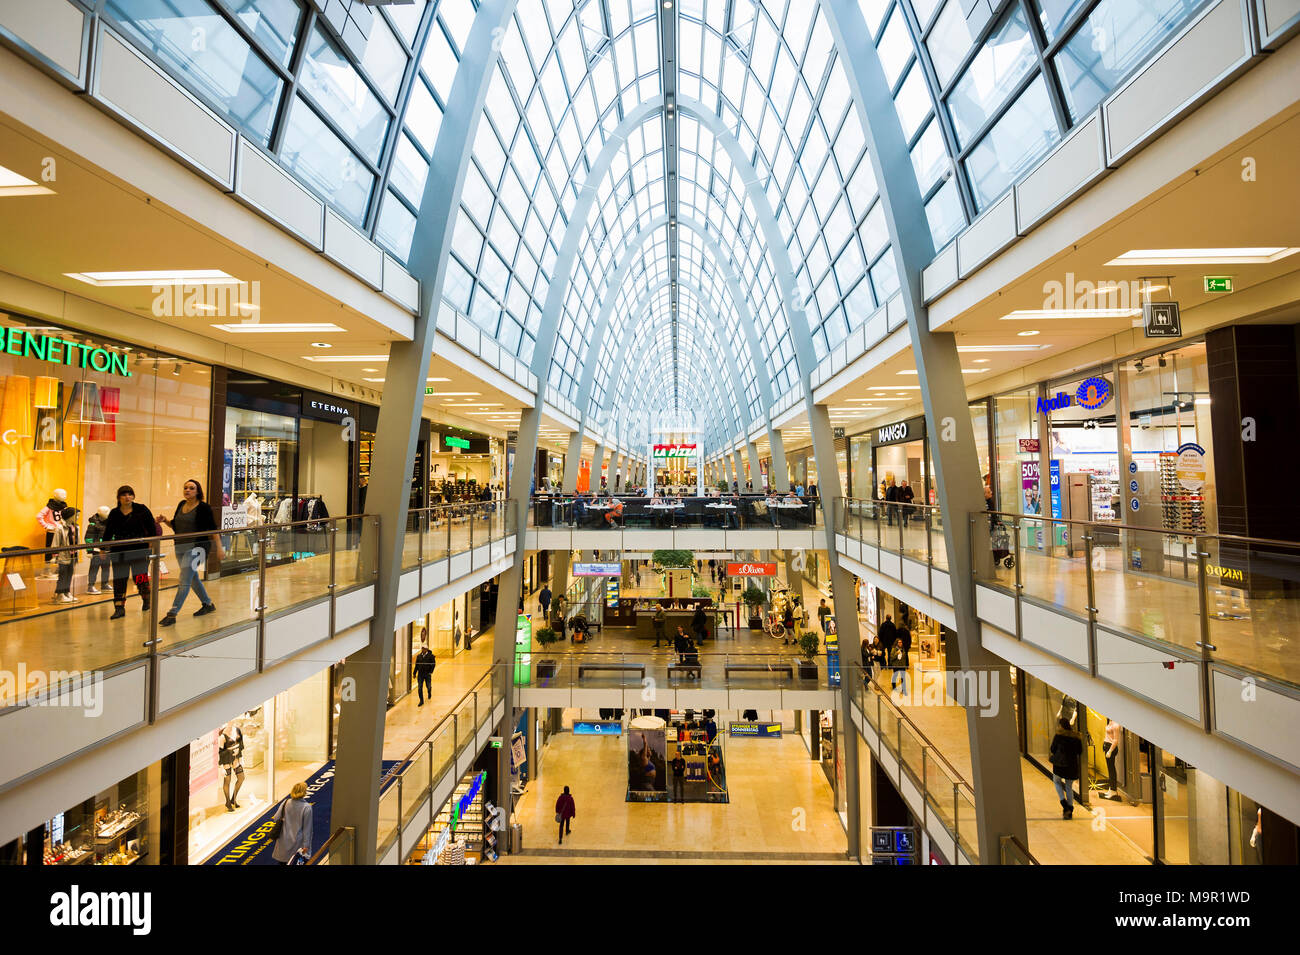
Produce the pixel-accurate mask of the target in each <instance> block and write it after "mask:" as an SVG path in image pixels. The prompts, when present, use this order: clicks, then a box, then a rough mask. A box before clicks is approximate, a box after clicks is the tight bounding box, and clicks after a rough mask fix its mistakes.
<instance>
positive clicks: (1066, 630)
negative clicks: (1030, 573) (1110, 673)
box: [1020, 600, 1088, 670]
mask: <svg viewBox="0 0 1300 955" xmlns="http://www.w3.org/2000/svg"><path fill="white" fill-rule="evenodd" d="M1020 628H1021V630H1020V636H1021V639H1022V640H1025V641H1026V642H1028V643H1032V644H1034V645H1035V646H1039V647H1042V648H1043V649H1044V650H1050V651H1051V652H1052V653H1055V654H1056V655H1057V656H1058V657H1064V658H1065V659H1066V660H1069V661H1070V662H1071V663H1077V664H1078V665H1079V666H1081V667H1083V668H1084V669H1085V670H1086V669H1087V668H1088V625H1087V624H1086V623H1084V622H1083V621H1082V620H1075V619H1074V618H1072V617H1067V616H1065V615H1064V614H1059V613H1056V612H1055V611H1052V610H1048V609H1046V608H1044V607H1039V606H1038V605H1037V604H1033V603H1030V602H1029V601H1028V600H1022V601H1021V602H1020Z"/></svg>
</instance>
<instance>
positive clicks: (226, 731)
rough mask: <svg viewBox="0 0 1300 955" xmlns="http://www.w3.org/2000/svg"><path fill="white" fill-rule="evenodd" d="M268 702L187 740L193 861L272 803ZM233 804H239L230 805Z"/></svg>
mask: <svg viewBox="0 0 1300 955" xmlns="http://www.w3.org/2000/svg"><path fill="white" fill-rule="evenodd" d="M269 705H270V704H269V703H268V704H264V705H262V706H258V707H255V708H254V709H251V710H248V711H247V712H245V713H241V714H239V715H238V716H236V717H234V718H233V719H231V720H230V721H228V722H227V723H224V724H223V725H221V726H218V727H216V728H214V729H212V730H211V731H209V732H207V733H205V734H203V735H202V736H200V737H199V738H198V739H196V740H194V741H193V742H192V743H190V818H189V859H190V862H191V863H198V862H202V861H203V860H204V859H206V858H207V857H208V856H210V855H211V854H212V853H214V852H216V851H217V850H218V849H220V848H221V847H223V846H224V845H225V844H226V843H227V842H228V841H229V840H230V839H233V838H234V837H235V835H236V834H238V832H239V831H240V830H241V829H242V828H243V827H244V826H245V825H247V824H248V823H249V822H250V821H252V820H253V819H255V818H256V817H257V816H258V815H260V814H261V813H263V812H265V811H266V809H267V808H268V807H269V806H270V805H271V800H272V799H273V794H272V793H271V787H270V782H271V777H270V771H271V766H270V747H269V745H268V744H269V736H268V733H267V725H266V724H267V720H268V714H267V707H268V706H269ZM240 769H243V774H242V775H241V774H240V773H239V770H240ZM232 800H233V802H232ZM233 803H238V804H239V805H238V807H237V808H230V807H231V806H232V805H233Z"/></svg>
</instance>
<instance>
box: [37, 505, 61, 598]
mask: <svg viewBox="0 0 1300 955" xmlns="http://www.w3.org/2000/svg"><path fill="white" fill-rule="evenodd" d="M67 506H68V492H67V491H65V490H64V489H63V488H61V487H56V488H55V489H54V493H53V494H51V495H50V499H49V500H48V501H46V502H45V506H44V507H43V508H41V509H40V511H39V512H38V513H37V515H36V523H37V524H39V525H40V526H41V530H43V531H45V546H46V547H47V548H49V547H53V546H55V545H54V543H53V541H54V535H55V533H57V531H58V526H59V516H60V515H61V514H62V513H63V509H64V508H65V507H67ZM56 563H57V562H56V560H55V556H54V555H53V554H46V555H45V569H44V570H42V571H41V576H42V577H55V576H57V575H58V568H57V567H56V566H55V564H56Z"/></svg>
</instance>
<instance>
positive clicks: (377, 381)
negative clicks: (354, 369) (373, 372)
mask: <svg viewBox="0 0 1300 955" xmlns="http://www.w3.org/2000/svg"><path fill="white" fill-rule="evenodd" d="M361 380H362V381H368V382H370V383H372V384H376V385H382V384H383V383H384V379H382V378H362V379H361Z"/></svg>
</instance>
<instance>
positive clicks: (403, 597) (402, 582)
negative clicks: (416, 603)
mask: <svg viewBox="0 0 1300 955" xmlns="http://www.w3.org/2000/svg"><path fill="white" fill-rule="evenodd" d="M418 596H420V571H419V569H418V568H417V569H416V570H408V571H407V572H406V573H404V574H402V576H401V577H399V578H397V602H398V604H404V603H406V602H407V601H408V600H414V599H415V598H416V597H418Z"/></svg>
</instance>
